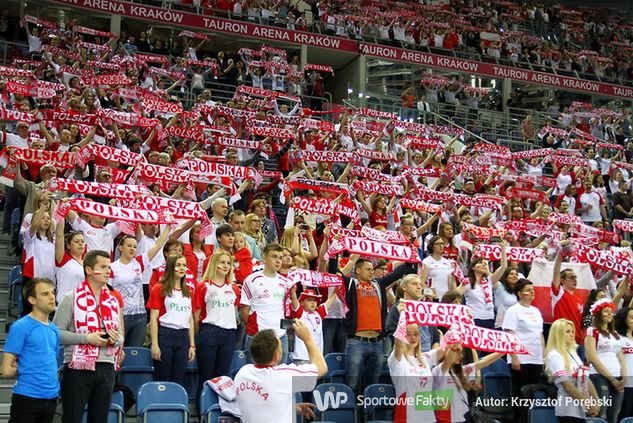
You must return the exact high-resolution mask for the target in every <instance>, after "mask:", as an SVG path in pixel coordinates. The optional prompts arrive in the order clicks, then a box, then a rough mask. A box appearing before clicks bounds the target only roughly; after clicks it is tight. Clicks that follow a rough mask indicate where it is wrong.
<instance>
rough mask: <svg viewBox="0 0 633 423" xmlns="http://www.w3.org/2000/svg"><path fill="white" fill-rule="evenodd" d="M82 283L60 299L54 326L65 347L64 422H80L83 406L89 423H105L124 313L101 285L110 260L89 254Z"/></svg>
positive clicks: (96, 252)
mask: <svg viewBox="0 0 633 423" xmlns="http://www.w3.org/2000/svg"><path fill="white" fill-rule="evenodd" d="M83 268H84V274H85V276H86V280H85V281H84V282H83V283H82V284H81V285H79V286H78V287H77V288H76V289H75V290H73V291H70V292H68V293H67V294H66V295H64V297H63V298H62V300H61V302H60V304H59V308H58V310H57V314H56V315H55V320H54V322H55V324H56V325H57V327H58V328H59V330H60V333H61V343H62V345H66V348H65V352H64V370H63V377H62V384H61V392H62V406H63V416H62V422H63V423H79V422H81V418H82V416H83V413H84V409H85V407H86V404H87V405H88V421H89V422H90V423H106V422H107V421H108V410H109V409H110V402H111V401H112V388H113V387H114V367H115V364H116V360H117V357H118V356H119V352H120V351H121V346H122V345H123V332H122V328H123V313H122V312H121V309H120V304H119V302H118V300H117V299H116V297H115V296H113V295H112V293H111V292H110V290H109V289H108V287H107V286H106V284H107V282H108V278H109V277H110V255H109V254H108V253H107V252H105V251H100V250H93V251H90V252H89V253H88V254H86V256H85V257H84V261H83Z"/></svg>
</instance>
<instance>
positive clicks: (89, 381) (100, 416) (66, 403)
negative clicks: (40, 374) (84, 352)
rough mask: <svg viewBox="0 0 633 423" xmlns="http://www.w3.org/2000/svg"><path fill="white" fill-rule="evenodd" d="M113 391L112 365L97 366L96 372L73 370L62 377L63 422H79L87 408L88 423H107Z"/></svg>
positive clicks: (66, 368)
mask: <svg viewBox="0 0 633 423" xmlns="http://www.w3.org/2000/svg"><path fill="white" fill-rule="evenodd" d="M112 388H114V365H113V364H111V363H97V364H96V366H95V370H94V371H91V370H73V369H71V368H69V367H68V366H67V365H66V366H65V367H64V372H63V374H62V383H61V391H62V392H61V393H62V407H63V410H64V413H63V414H62V422H63V423H79V422H81V418H82V417H83V415H84V410H85V407H86V404H87V405H88V421H89V422H90V423H107V421H108V411H109V410H110V403H111V402H112Z"/></svg>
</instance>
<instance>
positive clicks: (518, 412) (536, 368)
mask: <svg viewBox="0 0 633 423" xmlns="http://www.w3.org/2000/svg"><path fill="white" fill-rule="evenodd" d="M508 367H509V368H510V375H511V376H512V395H513V396H514V397H515V398H521V388H522V387H524V386H525V385H531V384H534V383H539V379H540V377H541V373H543V365H541V364H521V370H519V371H517V370H512V365H511V364H508ZM514 419H515V422H516V423H522V422H526V421H527V407H515V408H514Z"/></svg>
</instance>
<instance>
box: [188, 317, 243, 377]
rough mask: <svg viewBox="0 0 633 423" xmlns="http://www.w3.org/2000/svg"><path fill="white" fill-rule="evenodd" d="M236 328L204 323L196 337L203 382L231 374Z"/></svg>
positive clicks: (199, 371) (199, 367) (200, 375)
mask: <svg viewBox="0 0 633 423" xmlns="http://www.w3.org/2000/svg"><path fill="white" fill-rule="evenodd" d="M236 332H237V331H236V330H235V329H224V328H221V327H219V326H215V325H211V324H208V323H203V324H201V325H200V331H199V332H198V336H197V337H196V355H197V357H198V374H199V380H200V386H199V388H200V389H202V384H203V383H204V382H205V381H207V380H209V379H211V378H214V377H216V376H229V373H230V372H231V361H232V360H233V352H234V351H235V333H236Z"/></svg>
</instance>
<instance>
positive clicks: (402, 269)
mask: <svg viewBox="0 0 633 423" xmlns="http://www.w3.org/2000/svg"><path fill="white" fill-rule="evenodd" d="M328 272H329V273H339V274H340V272H338V263H337V259H336V258H332V259H330V262H329V263H328ZM416 272H417V265H413V264H410V263H404V264H402V265H400V266H398V267H397V268H396V270H394V271H393V272H391V273H388V274H386V275H385V276H383V277H382V278H379V279H374V280H372V281H371V283H372V285H374V288H376V290H377V291H378V301H380V320H381V322H382V332H381V334H383V335H384V334H386V331H385V329H386V321H387V291H386V288H387V287H388V286H389V285H391V284H392V283H394V282H395V281H397V280H398V279H400V278H402V277H403V276H405V275H408V274H411V273H416ZM343 283H344V285H345V288H346V292H345V300H346V301H347V306H348V307H349V311H348V312H347V315H346V316H345V318H344V319H343V327H344V328H345V332H347V336H354V335H356V328H357V326H358V302H357V299H356V287H357V285H358V281H357V280H356V279H355V278H348V277H346V276H343Z"/></svg>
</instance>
